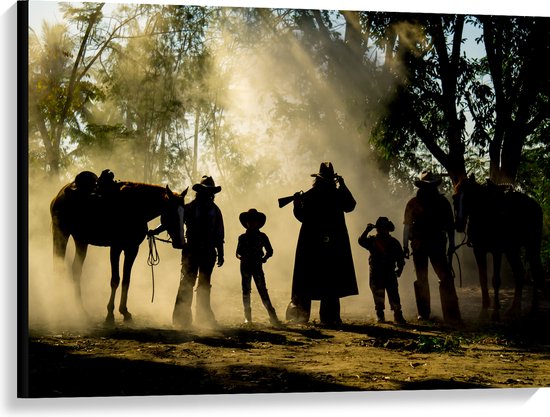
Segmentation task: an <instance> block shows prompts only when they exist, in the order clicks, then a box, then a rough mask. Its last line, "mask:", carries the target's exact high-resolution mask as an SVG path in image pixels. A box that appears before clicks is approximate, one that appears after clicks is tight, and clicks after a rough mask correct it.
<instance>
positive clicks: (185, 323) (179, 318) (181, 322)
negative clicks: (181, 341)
mask: <svg viewBox="0 0 550 417" xmlns="http://www.w3.org/2000/svg"><path fill="white" fill-rule="evenodd" d="M192 300H193V287H192V286H189V285H186V284H185V283H184V282H183V281H182V282H180V287H179V289H178V295H177V296H176V304H175V305H174V312H173V313H172V324H173V325H174V326H176V327H179V328H182V329H188V328H189V327H191V322H192V321H193V315H192V313H191V302H192Z"/></svg>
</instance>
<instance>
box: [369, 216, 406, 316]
mask: <svg viewBox="0 0 550 417" xmlns="http://www.w3.org/2000/svg"><path fill="white" fill-rule="evenodd" d="M375 228H376V235H372V236H368V234H369V233H370V232H371V231H372V230H373V229H375ZM394 230H395V226H394V224H393V223H392V222H391V221H390V220H389V219H388V218H387V217H379V218H378V220H377V221H376V224H372V223H369V224H368V225H367V228H366V229H365V231H364V232H363V234H362V235H361V237H359V245H361V246H362V247H364V248H365V249H367V250H368V251H369V252H370V256H369V265H370V271H369V285H370V288H371V291H372V295H373V297H374V307H375V309H376V317H377V319H378V322H379V323H383V322H384V321H385V317H384V307H385V306H384V301H385V293H386V292H387V293H388V300H389V303H390V307H391V309H392V310H393V314H394V321H395V323H397V324H405V323H406V321H405V318H404V317H403V313H402V311H401V300H400V298H399V291H398V284H397V278H399V276H401V273H402V272H403V267H404V266H405V254H404V252H403V249H402V248H401V244H400V243H399V241H398V240H397V239H396V238H394V237H393V236H391V235H390V232H393V231H394Z"/></svg>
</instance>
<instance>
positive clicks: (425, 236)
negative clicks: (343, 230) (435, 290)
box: [403, 171, 461, 324]
mask: <svg viewBox="0 0 550 417" xmlns="http://www.w3.org/2000/svg"><path fill="white" fill-rule="evenodd" d="M440 184H441V178H439V177H437V176H435V175H434V174H432V173H431V172H429V171H423V172H422V173H421V174H420V176H419V179H418V180H417V181H415V185H416V187H418V191H417V193H416V197H413V198H412V199H411V200H409V202H408V203H407V206H406V208H405V220H404V224H405V227H404V230H403V250H404V252H405V255H406V256H407V257H408V255H409V241H410V242H411V248H412V251H413V252H412V257H413V263H414V267H415V271H416V281H415V282H414V292H415V296H416V305H417V309H418V319H419V320H428V319H429V318H430V314H431V308H430V286H429V282H428V259H429V260H430V261H431V263H432V266H433V268H434V271H435V273H436V274H437V276H438V277H439V295H440V298H441V308H442V310H443V318H444V320H445V321H446V322H448V323H451V324H458V323H460V321H461V317H460V309H459V306H458V297H457V295H456V289H455V285H454V278H453V275H452V272H451V267H450V264H449V259H450V257H451V256H452V254H453V252H454V249H455V241H454V217H453V210H452V207H451V204H450V203H449V202H448V201H447V199H446V198H445V196H443V195H442V194H440V193H439V190H438V186H439V185H440ZM447 238H448V241H449V245H448V249H447ZM446 250H447V253H446ZM448 258H449V259H448Z"/></svg>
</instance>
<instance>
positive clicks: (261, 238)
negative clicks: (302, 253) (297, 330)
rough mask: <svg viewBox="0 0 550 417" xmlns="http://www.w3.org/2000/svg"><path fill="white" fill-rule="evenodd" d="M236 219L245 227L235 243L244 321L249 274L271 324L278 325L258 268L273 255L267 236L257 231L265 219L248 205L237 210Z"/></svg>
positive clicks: (248, 319) (247, 312)
mask: <svg viewBox="0 0 550 417" xmlns="http://www.w3.org/2000/svg"><path fill="white" fill-rule="evenodd" d="M239 220H240V222H241V224H242V225H243V226H244V228H245V229H246V232H245V233H243V234H242V235H240V236H239V241H238V244H237V258H238V259H240V261H241V277H242V290H243V306H244V317H245V323H247V324H248V323H252V309H251V306H250V292H251V289H252V288H251V283H252V278H254V282H255V283H256V288H257V289H258V294H260V297H261V299H262V303H263V305H264V306H265V308H266V310H267V312H268V314H269V321H270V322H271V324H272V325H274V326H280V325H281V321H280V320H279V318H278V317H277V313H276V312H275V308H273V305H272V304H271V300H270V298H269V294H268V292H267V287H266V283H265V275H264V271H263V268H262V264H263V263H265V262H266V261H267V260H268V259H269V258H270V257H271V256H273V248H272V246H271V243H270V242H269V238H268V237H267V235H266V234H265V233H263V232H260V229H261V228H262V227H263V225H264V224H265V222H266V215H265V214H264V213H261V212H259V211H258V210H256V209H254V208H251V209H250V210H248V211H246V212H244V213H241V214H240V215H239Z"/></svg>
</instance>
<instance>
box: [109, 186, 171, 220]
mask: <svg viewBox="0 0 550 417" xmlns="http://www.w3.org/2000/svg"><path fill="white" fill-rule="evenodd" d="M165 201H166V189H165V188H164V187H162V186H160V185H153V184H143V183H133V182H126V183H124V184H123V185H122V187H121V188H120V203H121V204H122V205H124V206H126V208H127V209H128V210H129V211H131V212H132V213H134V214H137V215H140V217H143V218H144V219H145V220H146V221H150V220H153V219H154V218H155V217H158V216H159V215H160V214H161V211H162V207H163V205H164V203H165Z"/></svg>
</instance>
